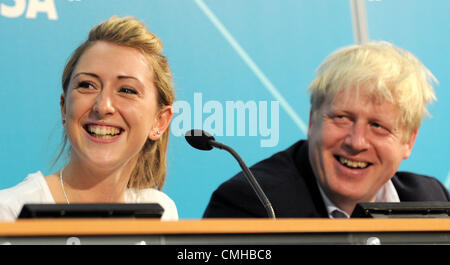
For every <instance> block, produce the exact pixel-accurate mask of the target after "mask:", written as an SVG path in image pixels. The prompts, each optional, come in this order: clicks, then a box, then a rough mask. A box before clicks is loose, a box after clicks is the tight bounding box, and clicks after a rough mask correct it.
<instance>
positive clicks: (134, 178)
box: [57, 16, 175, 189]
mask: <svg viewBox="0 0 450 265" xmlns="http://www.w3.org/2000/svg"><path fill="white" fill-rule="evenodd" d="M97 41H106V42H110V43H113V44H117V45H121V46H126V47H131V48H135V49H137V50H138V51H140V52H141V53H142V54H143V55H144V56H145V57H146V58H147V62H148V64H149V66H150V68H149V71H151V75H152V76H153V80H154V84H155V87H156V88H157V90H158V104H159V107H160V108H162V107H164V106H170V105H172V104H173V102H174V100H175V92H174V89H173V81H172V73H171V71H170V67H169V64H168V61H167V59H166V57H165V56H164V55H163V54H162V53H161V52H162V48H163V45H162V43H161V41H160V39H159V38H158V37H157V36H156V35H155V34H153V33H151V32H149V31H148V29H147V27H146V26H145V25H144V24H143V23H142V22H140V21H139V20H137V19H135V18H133V17H124V18H121V17H118V16H112V17H111V18H110V19H108V20H107V21H105V22H103V23H101V24H99V25H97V26H95V27H94V28H92V29H91V31H90V32H89V36H88V39H87V40H86V41H85V42H83V43H82V44H81V45H80V46H79V47H78V48H77V49H76V50H75V51H74V53H73V54H72V56H71V57H70V59H69V61H68V62H67V64H66V66H65V68H64V72H63V75H62V80H61V81H62V88H63V91H64V94H66V93H67V89H68V86H69V83H70V79H71V76H72V73H73V71H74V70H75V67H76V65H77V63H78V61H79V59H80V57H81V56H82V55H83V53H84V52H85V51H86V50H87V49H88V48H89V47H91V46H92V45H93V44H95V43H96V42H97ZM169 131H170V130H169V128H167V130H166V131H165V132H164V134H163V135H162V136H161V137H160V138H159V140H158V141H152V140H150V139H147V141H146V143H145V144H144V147H143V148H142V150H141V152H140V154H139V158H138V161H137V164H136V166H135V168H134V170H133V172H132V174H131V177H130V180H129V182H128V187H130V188H136V189H141V188H150V187H152V188H158V189H161V188H162V186H163V184H164V181H165V177H166V171H167V167H166V152H167V145H168V141H169ZM66 144H67V135H66V134H65V132H64V141H63V146H62V149H61V152H60V154H59V155H58V158H57V160H58V159H59V157H60V156H61V155H62V153H63V152H64V149H65V146H66Z"/></svg>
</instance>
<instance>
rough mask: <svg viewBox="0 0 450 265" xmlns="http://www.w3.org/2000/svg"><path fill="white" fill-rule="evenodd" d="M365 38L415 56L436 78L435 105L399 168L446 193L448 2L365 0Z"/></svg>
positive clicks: (449, 176)
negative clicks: (427, 178) (433, 179)
mask: <svg viewBox="0 0 450 265" xmlns="http://www.w3.org/2000/svg"><path fill="white" fill-rule="evenodd" d="M366 7H367V19H368V24H369V35H370V39H372V40H387V41H390V42H393V43H395V44H397V45H398V46H400V47H402V48H405V49H407V50H409V51H411V52H412V53H413V54H415V55H416V56H417V57H418V58H419V59H420V60H421V61H422V62H423V63H424V65H425V66H427V67H428V69H430V71H431V72H432V73H433V74H434V75H435V76H436V78H437V79H438V81H439V85H438V86H436V87H435V91H436V97H437V102H436V103H435V104H433V105H432V106H431V107H430V109H429V110H430V113H431V117H428V118H427V119H425V121H424V122H423V123H422V127H421V129H420V130H419V135H418V137H417V140H416V143H415V146H414V149H413V152H412V154H411V157H410V158H409V159H408V160H405V161H404V162H403V163H402V165H401V167H400V169H401V170H409V171H413V172H418V173H422V174H427V175H431V176H435V177H436V178H438V179H440V180H441V181H442V182H443V183H444V184H445V185H446V187H447V188H450V122H449V120H450V109H449V102H450V90H449V87H450V71H449V69H450V68H449V62H450V48H449V45H448V44H449V42H450V35H449V32H450V20H449V19H448V13H449V11H450V1H447V0H435V1H409V0H397V1H380V2H374V1H366Z"/></svg>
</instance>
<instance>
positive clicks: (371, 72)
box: [308, 41, 438, 140]
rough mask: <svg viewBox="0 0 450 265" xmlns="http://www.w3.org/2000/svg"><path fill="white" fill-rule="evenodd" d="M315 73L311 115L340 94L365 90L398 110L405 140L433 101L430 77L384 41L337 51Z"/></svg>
mask: <svg viewBox="0 0 450 265" xmlns="http://www.w3.org/2000/svg"><path fill="white" fill-rule="evenodd" d="M316 71H317V77H316V78H315V80H314V81H313V82H312V83H311V84H310V86H309V87H308V90H309V91H310V93H311V98H310V100H311V110H312V112H313V113H314V111H316V110H318V109H319V108H320V107H321V106H322V105H323V104H324V103H329V102H331V101H333V99H334V98H335V96H336V95H337V94H338V93H339V92H340V91H343V90H348V89H354V88H356V89H369V90H370V92H371V93H373V95H374V96H375V97H377V98H382V99H384V100H388V101H390V102H392V103H394V104H396V105H397V106H398V108H399V111H400V117H399V122H400V124H401V125H402V126H404V127H405V128H406V135H405V137H406V139H409V136H410V135H411V134H412V132H414V131H415V130H417V129H418V128H419V127H420V124H421V121H422V119H423V117H424V115H426V114H429V113H428V110H427V105H428V104H429V103H431V102H432V101H434V100H436V96H435V94H434V90H433V83H436V84H437V83H438V81H437V80H436V78H435V77H434V76H433V74H432V73H431V72H430V71H429V70H428V69H427V68H426V67H425V66H424V65H423V64H422V63H421V62H420V61H419V60H418V59H417V58H416V57H415V56H414V55H413V54H411V53H410V52H408V51H406V50H404V49H401V48H399V47H396V46H395V45H393V44H391V43H388V42H385V41H380V42H371V43H367V44H363V45H352V46H348V47H344V48H341V49H339V50H337V51H335V52H334V53H332V54H331V55H330V56H328V57H327V58H326V59H325V60H324V61H323V62H322V64H321V65H320V66H319V67H318V68H317V70H316ZM406 139H405V140H406Z"/></svg>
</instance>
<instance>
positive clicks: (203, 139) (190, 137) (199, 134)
mask: <svg viewBox="0 0 450 265" xmlns="http://www.w3.org/2000/svg"><path fill="white" fill-rule="evenodd" d="M184 137H185V138H186V141H187V142H188V143H189V144H190V145H191V146H192V147H194V148H196V149H200V150H204V151H208V150H211V149H213V146H212V145H211V144H210V141H211V140H212V141H215V139H214V136H212V135H211V134H209V133H207V132H205V131H203V130H198V129H193V130H189V131H187V132H186V134H185V135H184Z"/></svg>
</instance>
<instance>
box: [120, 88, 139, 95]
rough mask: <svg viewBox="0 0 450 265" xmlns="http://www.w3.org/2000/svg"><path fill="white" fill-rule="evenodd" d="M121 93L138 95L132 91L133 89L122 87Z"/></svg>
mask: <svg viewBox="0 0 450 265" xmlns="http://www.w3.org/2000/svg"><path fill="white" fill-rule="evenodd" d="M120 92H122V93H125V94H134V95H136V94H137V91H136V90H134V89H132V88H128V87H122V88H120Z"/></svg>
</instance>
